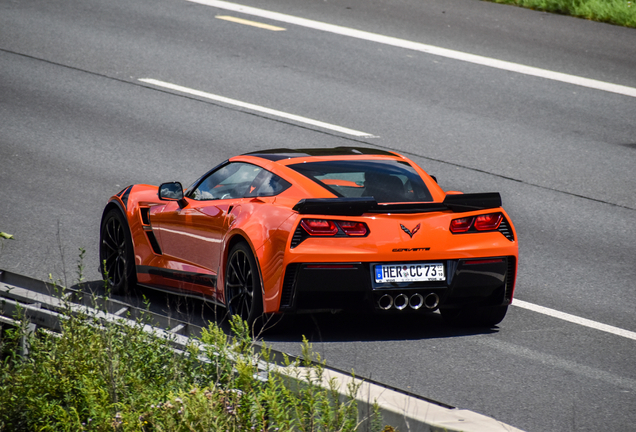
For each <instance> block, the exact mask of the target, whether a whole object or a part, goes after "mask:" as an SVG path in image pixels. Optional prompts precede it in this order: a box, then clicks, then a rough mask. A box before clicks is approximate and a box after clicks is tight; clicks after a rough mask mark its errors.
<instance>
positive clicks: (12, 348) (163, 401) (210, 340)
mask: <svg viewBox="0 0 636 432" xmlns="http://www.w3.org/2000/svg"><path fill="white" fill-rule="evenodd" d="M82 268H83V266H82V264H81V260H80V264H79V265H78V269H79V271H80V272H81V270H82ZM81 279H82V278H81V276H80V281H81ZM61 294H63V293H62V292H61V293H60V295H61ZM61 298H63V297H62V296H61ZM95 304H97V302H95ZM0 308H4V304H0ZM85 311H86V309H84V312H85ZM84 312H82V311H81V310H78V309H77V307H76V306H74V305H72V304H70V303H69V304H66V305H65V307H64V310H63V311H61V318H60V321H61V327H62V328H61V331H60V332H59V333H53V332H51V331H48V330H45V329H42V328H41V327H38V328H37V329H36V330H35V331H33V329H34V326H32V325H30V323H29V321H28V319H26V318H25V313H24V311H21V312H18V314H17V316H15V317H14V318H13V319H14V321H15V322H14V323H13V324H12V325H7V324H2V323H1V322H0V407H1V409H0V432H5V431H6V432H9V431H11V432H13V431H16V432H17V431H20V432H23V431H69V432H70V431H73V432H74V431H116V432H124V431H143V432H146V431H148V432H149V431H153V432H162V431H166V432H168V431H170V432H181V431H183V432H186V431H187V432H192V431H206V432H207V431H227V432H235V431H248V432H249V431H263V432H283V431H301V432H310V431H311V432H313V431H316V432H317V431H324V432H332V431H355V430H361V429H364V430H365V431H373V432H381V431H394V429H393V428H392V427H390V426H384V425H383V424H382V420H381V416H380V414H379V409H377V406H376V408H375V409H374V410H373V414H372V415H371V418H366V419H363V420H364V421H360V419H359V415H358V407H357V401H356V395H357V392H358V389H359V385H354V384H351V385H348V386H347V387H346V388H344V389H341V388H340V384H339V383H337V382H336V381H333V380H332V381H331V382H329V383H328V385H326V386H325V385H324V384H323V385H320V384H321V383H322V381H323V376H324V374H323V373H324V366H325V361H324V360H323V359H321V358H320V356H319V355H318V354H316V353H314V352H313V351H312V346H311V344H309V343H308V342H307V340H306V339H304V338H303V344H302V351H303V357H302V359H295V360H292V359H290V358H288V357H287V356H284V360H283V366H285V370H286V372H285V373H282V374H281V373H280V371H279V370H278V369H277V367H276V366H274V364H273V362H272V360H273V359H272V353H271V349H269V348H268V347H267V346H265V345H264V344H263V346H262V347H258V349H257V347H256V345H255V344H254V341H253V339H252V338H251V336H250V334H251V332H250V328H249V327H248V326H247V324H246V323H245V322H244V321H241V320H240V318H238V317H235V319H234V320H232V321H231V323H230V327H231V330H232V335H231V336H229V335H227V334H226V333H225V332H224V331H223V329H221V328H220V327H219V326H218V325H217V324H215V323H211V324H210V326H209V327H208V328H207V329H204V330H203V332H202V335H201V337H200V338H198V339H197V340H191V343H190V345H188V346H187V348H186V349H185V350H177V349H175V347H174V344H173V342H174V340H173V339H174V336H169V333H167V332H165V333H163V336H161V335H158V334H157V333H156V332H149V331H148V324H151V323H147V322H145V321H146V320H145V319H144V318H142V319H138V320H136V321H132V325H131V321H130V320H124V319H120V320H118V321H114V322H113V321H106V320H104V319H101V318H100V317H99V316H96V315H95V314H91V315H87V314H85V313H84ZM16 323H17V325H16ZM165 334H168V336H166V335H165Z"/></svg>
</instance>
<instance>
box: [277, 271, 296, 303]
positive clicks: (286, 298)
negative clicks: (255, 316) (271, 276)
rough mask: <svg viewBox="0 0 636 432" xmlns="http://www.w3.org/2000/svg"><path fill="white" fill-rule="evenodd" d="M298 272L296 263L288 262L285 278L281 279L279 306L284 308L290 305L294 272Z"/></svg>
mask: <svg viewBox="0 0 636 432" xmlns="http://www.w3.org/2000/svg"><path fill="white" fill-rule="evenodd" d="M297 272H298V264H290V265H288V266H287V270H286V271H285V279H284V280H283V292H282V293H281V296H280V308H281V309H286V308H290V307H292V304H293V301H294V284H295V282H296V273H297Z"/></svg>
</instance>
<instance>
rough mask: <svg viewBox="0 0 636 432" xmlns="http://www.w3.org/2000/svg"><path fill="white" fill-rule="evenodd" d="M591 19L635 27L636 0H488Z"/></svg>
mask: <svg viewBox="0 0 636 432" xmlns="http://www.w3.org/2000/svg"><path fill="white" fill-rule="evenodd" d="M489 1H493V2H495V3H506V4H512V5H517V6H521V7H525V8H529V9H535V10H540V11H545V12H554V13H559V14H564V15H572V16H575V17H579V18H585V19H589V20H593V21H601V22H606V23H610V24H615V25H620V26H626V27H636V0H489Z"/></svg>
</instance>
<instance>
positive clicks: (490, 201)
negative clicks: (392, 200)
mask: <svg viewBox="0 0 636 432" xmlns="http://www.w3.org/2000/svg"><path fill="white" fill-rule="evenodd" d="M498 207H501V195H500V194H499V192H485V193H473V194H457V195H446V198H444V201H443V202H441V203H433V202H424V203H401V204H378V203H377V202H376V200H375V198H373V197H360V198H306V199H301V200H300V201H298V203H296V205H295V206H294V208H293V209H294V210H295V211H297V212H298V213H300V214H320V215H328V216H361V215H363V214H364V213H428V212H436V211H445V210H452V211H454V212H456V213H461V212H468V211H473V210H486V209H491V208H498Z"/></svg>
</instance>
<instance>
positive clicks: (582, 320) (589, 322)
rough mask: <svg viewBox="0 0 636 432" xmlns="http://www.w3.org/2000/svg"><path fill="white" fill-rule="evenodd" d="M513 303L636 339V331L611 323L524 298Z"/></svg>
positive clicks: (514, 300)
mask: <svg viewBox="0 0 636 432" xmlns="http://www.w3.org/2000/svg"><path fill="white" fill-rule="evenodd" d="M512 305H513V306H517V307H520V308H523V309H528V310H531V311H533V312H538V313H540V314H544V315H548V316H551V317H553V318H558V319H561V320H564V321H568V322H571V323H574V324H578V325H581V326H584V327H589V328H593V329H596V330H600V331H604V332H606V333H611V334H613V335H616V336H621V337H624V338H627V339H632V340H636V332H633V331H629V330H624V329H622V328H618V327H614V326H611V325H607V324H603V323H600V322H596V321H592V320H589V319H587V318H581V317H578V316H576V315H570V314H568V313H565V312H559V311H558V310H554V309H550V308H547V307H543V306H539V305H536V304H533V303H528V302H525V301H523V300H519V299H513V300H512Z"/></svg>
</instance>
